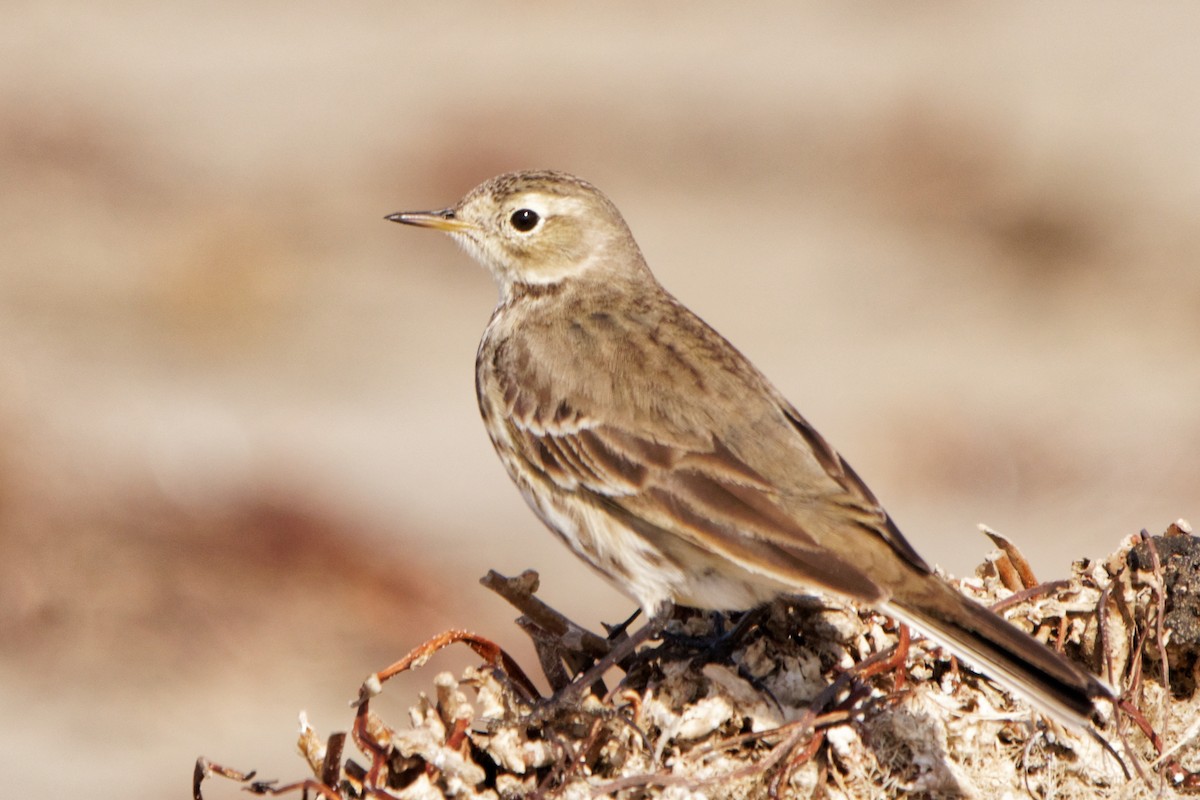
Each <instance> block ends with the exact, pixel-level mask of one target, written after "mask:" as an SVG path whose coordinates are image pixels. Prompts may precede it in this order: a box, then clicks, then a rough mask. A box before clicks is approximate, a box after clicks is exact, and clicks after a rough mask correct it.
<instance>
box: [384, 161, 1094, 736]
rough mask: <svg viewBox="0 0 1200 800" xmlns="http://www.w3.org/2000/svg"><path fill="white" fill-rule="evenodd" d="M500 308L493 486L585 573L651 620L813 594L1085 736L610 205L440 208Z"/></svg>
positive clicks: (1086, 682)
mask: <svg viewBox="0 0 1200 800" xmlns="http://www.w3.org/2000/svg"><path fill="white" fill-rule="evenodd" d="M388 219H390V220H394V221H396V222H402V223H405V224H408V225H419V226H422V227H427V228H436V229H438V230H442V231H446V232H447V233H449V234H450V235H451V236H452V237H453V238H454V239H455V240H456V241H457V242H458V243H459V244H460V245H462V246H463V247H464V248H465V249H466V250H467V251H468V252H469V253H470V254H471V255H472V256H474V257H475V258H476V259H477V260H479V261H480V262H482V263H483V264H484V266H486V267H487V268H488V269H490V270H491V272H492V274H493V275H494V276H495V278H496V280H497V281H498V282H499V284H500V302H499V304H498V305H497V307H496V310H495V312H494V313H493V314H492V318H491V321H490V322H489V323H488V326H487V329H486V330H485V331H484V334H483V340H482V342H480V345H479V352H478V356H477V358H476V389H477V394H478V398H479V409H480V412H481V413H482V415H483V420H484V424H485V425H486V426H487V431H488V434H489V435H490V436H491V439H492V443H493V444H494V445H495V447H496V452H497V453H498V454H499V456H500V460H501V461H503V462H504V466H505V468H506V469H507V470H508V474H509V476H510V477H511V478H512V479H513V481H514V482H515V483H516V484H517V486H518V487H519V488H520V490H521V493H522V494H523V495H524V497H525V500H526V501H527V502H528V503H529V505H530V507H532V508H533V510H534V511H535V512H536V513H537V515H538V516H539V517H540V518H541V520H542V521H543V522H544V523H545V524H546V525H547V526H549V528H550V529H551V530H552V531H554V532H555V533H556V534H558V536H559V538H561V539H562V540H563V541H564V542H565V543H566V544H567V546H568V547H570V548H571V549H572V550H573V551H574V552H575V554H576V555H578V556H579V557H581V558H582V559H583V560H584V561H586V562H588V563H589V564H591V565H592V566H593V567H595V568H596V569H597V570H599V571H600V572H601V573H602V574H603V575H604V576H606V577H607V578H608V579H609V580H610V581H612V582H613V583H614V584H615V585H616V586H617V587H618V588H619V589H621V590H623V591H624V592H626V593H627V594H629V595H631V596H632V597H633V598H634V599H635V600H636V601H637V602H638V603H639V604H640V605H641V607H642V608H643V609H644V610H645V612H646V613H647V614H648V615H650V616H651V618H652V619H659V620H661V619H663V618H664V616H665V614H666V613H667V612H668V611H669V610H670V609H671V608H672V605H673V604H676V603H678V604H682V605H686V606H692V607H696V608H703V609H720V610H727V611H733V610H744V609H749V608H753V607H755V606H757V605H759V604H761V603H764V602H766V601H768V600H771V599H772V598H775V597H777V596H779V595H782V594H791V593H795V592H797V591H800V590H804V589H811V588H817V589H823V590H827V591H830V592H832V593H834V594H836V595H840V596H842V597H845V598H850V599H853V600H857V601H861V602H865V603H868V604H872V605H874V606H876V607H878V608H880V609H882V610H884V611H885V612H886V613H888V614H891V615H893V616H895V617H896V618H898V619H900V620H902V621H904V622H907V623H910V624H911V625H913V626H914V627H915V628H917V629H918V630H920V631H921V632H923V633H925V634H926V635H927V636H929V637H930V638H931V639H932V640H933V641H935V642H937V643H938V644H940V645H942V646H943V647H944V648H945V649H946V650H947V651H948V652H950V653H952V654H954V655H957V656H959V657H961V658H962V659H963V660H965V661H966V662H968V663H970V664H972V665H974V666H976V667H978V668H980V669H981V670H983V671H984V672H985V673H987V674H988V675H990V676H992V677H993V678H995V679H996V680H998V681H1000V682H1001V683H1003V684H1005V685H1007V686H1009V687H1011V688H1012V689H1015V690H1017V691H1018V692H1020V693H1021V694H1024V695H1025V696H1026V697H1028V698H1029V699H1030V700H1031V701H1033V702H1034V703H1036V704H1037V705H1038V706H1040V707H1041V708H1043V709H1044V710H1047V711H1050V712H1052V713H1054V714H1055V715H1056V716H1058V717H1060V718H1063V719H1066V720H1069V721H1073V722H1084V721H1085V720H1086V718H1087V717H1088V716H1089V715H1090V714H1091V713H1092V711H1093V700H1094V699H1096V698H1109V699H1111V696H1112V695H1111V693H1110V691H1109V689H1108V688H1107V687H1106V686H1105V685H1104V684H1103V683H1101V682H1100V681H1099V680H1097V679H1096V678H1094V677H1093V676H1091V675H1089V674H1088V673H1087V672H1085V671H1084V670H1082V669H1080V668H1079V667H1077V666H1075V665H1074V664H1072V663H1071V662H1069V661H1067V660H1066V659H1064V658H1063V657H1062V656H1060V655H1059V654H1057V653H1055V652H1053V651H1052V650H1050V649H1049V648H1047V647H1044V646H1043V645H1042V644H1040V643H1039V642H1037V641H1035V640H1034V639H1033V638H1032V637H1030V636H1028V635H1026V634H1025V633H1023V632H1022V631H1020V630H1018V629H1017V628H1015V627H1013V626H1012V625H1010V624H1009V623H1007V622H1005V621H1004V620H1003V619H1001V618H1000V617H998V616H996V615H995V614H993V613H991V612H990V611H988V610H987V609H985V608H983V607H982V606H980V605H978V604H976V603H974V602H972V601H970V600H968V599H967V598H965V597H964V596H963V595H962V594H960V593H959V592H957V591H956V590H955V589H954V588H953V587H952V586H950V585H949V584H948V583H946V582H945V581H943V580H942V579H941V578H939V577H937V576H936V575H935V574H934V573H933V571H932V570H931V569H930V568H929V566H928V565H927V564H926V563H925V561H924V560H922V558H921V557H920V556H919V555H917V553H916V551H914V550H913V548H912V547H911V546H910V545H909V543H908V542H907V541H906V540H905V538H904V537H903V536H902V535H901V533H900V531H899V529H897V527H896V526H895V525H894V524H893V522H892V520H891V518H890V517H889V516H888V515H887V513H886V512H885V511H884V510H883V508H882V507H881V506H880V504H879V502H878V501H877V500H876V499H875V496H874V495H873V494H872V493H871V490H870V489H868V488H867V486H866V484H864V483H863V482H862V480H861V479H859V477H858V475H856V474H855V473H854V471H853V470H852V469H851V468H850V465H849V464H847V463H846V462H845V461H844V460H843V459H842V457H841V456H839V455H838V454H837V452H836V451H835V450H834V449H833V448H832V447H830V446H829V444H828V443H827V442H826V441H825V439H823V438H822V437H821V435H820V434H819V433H817V431H816V430H814V429H813V427H812V426H811V425H809V424H808V422H807V421H806V420H805V419H804V418H803V417H802V416H800V414H799V413H798V412H797V411H796V409H794V408H793V407H792V406H791V404H790V403H788V401H787V400H786V399H785V398H784V397H783V396H782V395H781V394H780V393H779V392H778V391H777V390H776V389H775V387H773V386H772V385H771V384H770V382H769V381H768V380H767V379H766V378H765V377H764V376H763V375H762V373H760V372H759V371H758V370H757V369H756V368H755V367H754V365H753V364H751V363H750V362H749V361H748V360H747V359H746V358H745V357H744V356H743V355H742V354H741V353H740V352H738V351H737V349H736V348H734V347H733V345H731V344H730V343H729V342H727V341H726V340H725V339H724V338H722V337H721V335H720V334H718V333H717V332H716V331H714V330H713V329H712V328H710V327H709V326H708V325H707V324H705V323H704V321H703V320H701V319H700V318H699V317H697V316H696V315H695V314H693V313H692V312H691V311H689V310H688V309H687V308H685V307H684V306H683V305H682V304H680V303H679V301H677V300H676V299H675V298H674V297H672V296H671V295H670V294H669V293H668V292H667V291H666V290H665V289H663V287H662V286H660V285H659V283H658V281H657V280H655V278H654V276H653V275H651V273H650V270H649V268H648V267H647V266H646V262H645V261H644V260H643V258H642V254H641V251H640V250H639V249H638V246H637V243H636V242H634V239H633V235H632V234H631V233H630V231H629V228H628V227H627V226H626V224H625V220H624V219H622V217H621V214H620V212H619V211H617V208H616V206H614V205H613V204H612V202H610V201H609V200H608V198H606V197H605V196H604V195H603V194H601V193H600V192H599V191H598V190H597V189H596V188H595V187H593V186H592V185H591V184H589V183H587V182H585V181H583V180H580V179H579V178H575V177H573V176H571V175H566V174H563V173H559V172H517V173H510V174H506V175H501V176H499V177H497V178H493V179H492V180H490V181H487V182H486V183H484V184H482V185H480V186H478V187H476V188H475V189H473V190H472V191H471V192H470V193H468V194H467V195H466V197H464V198H463V199H462V200H460V201H459V202H458V204H457V205H455V206H453V207H451V208H447V209H445V210H442V211H430V212H425V211H422V212H408V213H399V214H393V215H391V216H389V217H388Z"/></svg>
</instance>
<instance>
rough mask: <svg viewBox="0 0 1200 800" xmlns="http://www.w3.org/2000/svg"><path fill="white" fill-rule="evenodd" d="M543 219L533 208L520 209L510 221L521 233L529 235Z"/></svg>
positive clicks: (513, 214)
mask: <svg viewBox="0 0 1200 800" xmlns="http://www.w3.org/2000/svg"><path fill="white" fill-rule="evenodd" d="M540 220H541V217H539V216H538V213H537V212H536V211H534V210H533V209H532V208H518V209H517V210H516V211H514V212H513V213H512V216H511V217H509V218H508V221H509V222H510V223H511V224H512V226H513V227H514V228H516V229H517V230H518V231H520V232H521V233H529V232H530V231H531V230H533V229H534V228H536V227H537V224H538V222H539V221H540Z"/></svg>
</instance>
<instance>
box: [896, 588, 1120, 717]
mask: <svg viewBox="0 0 1200 800" xmlns="http://www.w3.org/2000/svg"><path fill="white" fill-rule="evenodd" d="M918 591H919V594H918V595H917V596H904V597H901V596H895V597H892V598H891V600H889V601H888V603H887V604H886V607H885V610H886V611H887V613H889V614H891V615H893V616H895V617H896V618H897V619H899V620H900V621H902V622H906V623H908V624H910V625H911V626H912V627H914V628H916V629H917V630H918V631H920V632H921V633H923V634H925V635H926V636H927V637H928V638H929V639H931V640H932V641H934V642H936V643H937V644H939V645H941V646H942V647H943V648H944V649H945V650H946V651H947V652H949V653H951V654H952V655H955V656H957V657H959V658H961V659H962V660H963V661H965V662H967V663H968V664H969V665H970V666H972V667H974V668H976V669H978V670H979V671H980V672H982V673H983V674H985V675H987V676H988V677H990V678H994V679H995V680H996V681H997V682H998V683H1000V684H1001V685H1002V686H1004V687H1005V688H1007V689H1011V690H1012V691H1014V692H1016V693H1018V694H1020V695H1021V696H1023V697H1025V698H1026V699H1028V700H1029V701H1030V702H1031V703H1033V704H1034V705H1035V706H1037V707H1039V708H1040V709H1041V710H1042V711H1045V712H1047V713H1049V714H1051V715H1052V716H1054V717H1056V718H1058V719H1060V720H1063V721H1065V722H1069V723H1072V724H1075V725H1079V726H1081V727H1087V726H1088V723H1089V722H1090V720H1091V717H1092V714H1093V712H1094V711H1095V701H1096V700H1097V699H1104V700H1109V701H1111V700H1112V699H1113V693H1112V690H1111V689H1110V688H1109V687H1108V686H1107V685H1106V684H1105V683H1104V682H1103V681H1101V680H1100V679H1099V678H1097V677H1095V676H1094V675H1092V674H1090V673H1089V672H1087V671H1086V670H1084V669H1083V668H1082V667H1080V666H1078V665H1077V664H1074V663H1072V662H1071V661H1068V660H1067V659H1066V658H1065V657H1064V656H1062V655H1060V654H1059V653H1056V652H1055V651H1053V650H1051V649H1050V648H1049V647H1046V646H1045V645H1044V644H1042V643H1041V642H1039V641H1037V640H1036V639H1034V638H1033V637H1032V636H1030V635H1029V634H1027V633H1025V632H1024V631H1021V630H1020V629H1018V628H1016V627H1015V626H1013V625H1011V624H1010V623H1008V622H1007V621H1005V620H1004V619H1003V618H1001V617H1000V616H999V615H997V614H995V613H993V612H992V611H990V610H988V609H987V608H984V607H983V606H981V605H979V604H978V603H975V602H973V601H972V600H970V599H969V598H967V597H966V596H964V595H963V594H962V593H961V592H959V591H957V590H956V589H955V588H954V587H953V586H951V585H950V584H948V583H946V582H944V581H941V580H937V581H921V588H920V589H919V590H918Z"/></svg>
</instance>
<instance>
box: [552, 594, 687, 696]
mask: <svg viewBox="0 0 1200 800" xmlns="http://www.w3.org/2000/svg"><path fill="white" fill-rule="evenodd" d="M674 614H675V606H674V604H671V603H667V604H665V605H663V606H661V607H659V608H658V609H657V610H656V611H655V612H654V615H653V616H651V617H650V619H649V620H647V621H646V624H645V625H643V626H642V627H641V628H639V629H638V630H637V632H635V633H634V634H632V635H631V636H627V637H625V638H624V639H621V640H620V641H618V642H615V643H614V644H613V646H612V649H611V650H609V651H608V654H607V655H605V656H604V657H602V658H600V659H599V660H598V661H596V663H595V664H593V665H592V666H591V667H589V668H588V669H587V670H586V671H585V672H583V673H582V674H580V675H577V676H576V677H575V680H573V681H571V683H569V684H567V685H566V686H564V687H563V688H562V689H559V690H558V691H557V692H555V693H554V696H553V697H551V698H550V701H549V702H550V704H551V705H553V706H555V707H562V706H564V705H577V704H578V703H579V701H580V700H582V699H583V696H584V694H585V693H586V692H587V691H588V690H589V689H591V688H592V687H593V685H595V684H597V683H599V682H600V680H601V679H602V678H603V677H604V673H606V672H608V670H609V669H611V668H612V667H613V666H615V665H617V664H620V663H621V662H622V661H624V660H625V659H627V658H629V657H630V656H631V655H633V654H634V652H635V651H636V650H637V649H638V647H640V646H641V645H643V644H645V643H646V642H648V641H650V640H651V639H655V638H657V637H658V636H659V634H661V633H662V630H663V628H664V627H666V624H667V622H668V621H669V620H670V619H671V617H672V616H673V615H674ZM602 687H603V684H601V689H600V691H601V692H603V688H602Z"/></svg>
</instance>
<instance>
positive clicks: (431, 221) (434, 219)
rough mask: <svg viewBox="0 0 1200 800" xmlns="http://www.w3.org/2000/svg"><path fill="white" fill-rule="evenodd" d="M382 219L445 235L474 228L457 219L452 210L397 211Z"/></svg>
mask: <svg viewBox="0 0 1200 800" xmlns="http://www.w3.org/2000/svg"><path fill="white" fill-rule="evenodd" d="M384 219H386V220H389V221H391V222H399V223H401V224H403V225H416V226H417V227H418V228H433V229H435V230H439V231H446V232H447V233H460V232H462V231H468V230H472V229H473V228H474V227H475V226H474V225H472V224H471V223H469V222H466V221H465V220H461V219H459V218H458V217H457V216H456V215H455V212H454V209H453V208H443V209H442V210H441V211H399V212H397V213H395V214H388V215H387V216H386V217H384Z"/></svg>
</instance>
